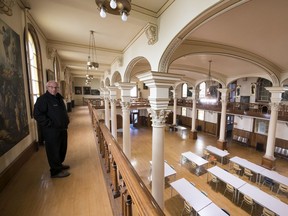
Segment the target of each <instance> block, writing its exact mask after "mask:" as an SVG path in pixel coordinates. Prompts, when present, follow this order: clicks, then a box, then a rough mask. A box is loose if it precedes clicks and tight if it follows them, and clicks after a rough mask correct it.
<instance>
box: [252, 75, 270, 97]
mask: <svg viewBox="0 0 288 216" xmlns="http://www.w3.org/2000/svg"><path fill="white" fill-rule="evenodd" d="M257 83H258V87H257V88H256V93H257V97H256V100H257V101H259V102H261V101H262V102H269V100H270V97H271V93H270V92H269V91H268V90H266V88H265V87H271V86H272V83H271V82H270V81H269V80H267V79H264V78H259V79H258V81H257Z"/></svg>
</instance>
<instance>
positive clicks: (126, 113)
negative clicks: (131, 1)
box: [115, 82, 135, 160]
mask: <svg viewBox="0 0 288 216" xmlns="http://www.w3.org/2000/svg"><path fill="white" fill-rule="evenodd" d="M115 86H117V87H118V88H119V89H120V90H121V106H122V115H123V123H122V127H123V152H124V154H125V155H126V157H127V158H128V159H129V160H130V159H131V136H130V98H131V96H130V90H131V89H132V88H133V87H134V86H135V84H133V83H124V82H121V83H115Z"/></svg>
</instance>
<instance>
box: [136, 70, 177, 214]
mask: <svg viewBox="0 0 288 216" xmlns="http://www.w3.org/2000/svg"><path fill="white" fill-rule="evenodd" d="M137 77H138V78H139V80H140V81H143V82H144V83H145V85H146V86H148V87H149V91H150V96H149V102H150V106H151V109H149V110H148V111H149V112H151V115H152V122H153V124H152V127H153V134H152V195H153V197H154V198H155V200H156V201H157V203H158V205H159V206H160V208H162V209H164V187H165V181H164V133H165V131H164V126H165V121H166V117H167V111H165V110H166V109H167V107H168V104H169V87H170V86H171V85H173V84H174V83H176V82H179V81H180V76H179V75H176V74H168V73H160V72H146V73H143V74H140V75H138V76H137Z"/></svg>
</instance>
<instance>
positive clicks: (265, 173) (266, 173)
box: [260, 169, 288, 186]
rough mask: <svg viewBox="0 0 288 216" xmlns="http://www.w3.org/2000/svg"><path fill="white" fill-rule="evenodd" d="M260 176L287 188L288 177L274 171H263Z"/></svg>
mask: <svg viewBox="0 0 288 216" xmlns="http://www.w3.org/2000/svg"><path fill="white" fill-rule="evenodd" d="M260 174H261V175H262V176H266V177H268V178H270V179H272V180H273V181H275V182H278V183H280V184H284V185H286V186H288V177H286V176H283V175H280V174H279V173H278V172H276V171H271V170H268V169H265V170H263V172H261V173H260Z"/></svg>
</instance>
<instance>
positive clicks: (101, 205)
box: [0, 106, 288, 216]
mask: <svg viewBox="0 0 288 216" xmlns="http://www.w3.org/2000/svg"><path fill="white" fill-rule="evenodd" d="M69 115H70V118H71V124H70V126H69V148H68V153H67V160H66V163H67V164H69V165H70V166H71V169H70V172H71V176H69V177H67V178H63V179H51V178H50V176H49V167H48V163H47V159H46V155H45V150H44V149H43V147H40V149H39V151H38V152H37V153H36V154H35V155H34V156H33V157H32V158H31V159H30V160H29V161H28V162H27V163H25V164H24V165H23V167H22V169H21V170H20V171H19V172H18V173H17V175H16V176H15V177H14V178H13V179H12V180H11V182H10V183H9V184H8V185H7V187H6V188H5V189H4V190H3V191H2V192H1V193H0V215H3V216H51V215H53V216H54V215H55V216H57V215H59V216H60V215H61V216H66V215H67V216H68V215H69V216H70V215H72V216H90V215H91V216H92V215H93V216H94V215H96V216H98V215H101V216H106V215H107V216H110V215H119V213H118V212H117V211H115V210H114V211H113V208H112V207H111V205H110V202H111V203H113V201H110V200H109V196H110V195H111V193H110V189H109V187H105V186H106V183H105V176H104V175H103V174H102V170H101V164H100V160H99V158H98V152H97V148H96V145H95V134H94V132H93V129H92V126H91V120H90V117H89V113H88V108H87V107H84V106H83V107H75V108H73V111H72V112H71V113H69ZM188 130H189V129H188ZM121 135H122V133H121V132H118V141H119V144H120V145H121V142H122V136H121ZM216 140H217V139H216V137H214V136H210V135H207V134H203V133H199V134H198V139H197V140H196V141H195V140H192V139H189V138H188V137H187V132H185V131H184V132H170V131H168V130H166V132H165V159H166V160H167V161H168V163H169V164H171V165H173V166H174V167H175V170H176V171H177V175H176V179H179V178H182V177H184V178H186V179H187V180H189V181H193V182H194V183H195V184H196V187H197V188H199V189H200V190H204V191H206V192H207V194H208V197H209V198H210V199H212V200H213V202H215V203H216V204H217V205H218V206H220V207H222V208H224V209H226V210H227V211H229V212H230V214H231V215H235V216H239V215H241V216H242V215H243V216H245V215H250V208H248V207H243V209H242V208H240V207H239V205H236V204H234V203H233V202H232V201H231V196H229V194H226V195H225V196H224V195H223V191H224V185H219V186H218V192H215V187H214V185H213V187H211V186H210V185H209V184H207V181H206V180H207V174H203V175H201V176H196V175H195V174H194V173H193V172H191V170H190V169H189V167H188V166H186V165H182V166H181V165H180V155H181V153H182V152H185V151H192V152H194V153H196V154H198V155H200V156H201V155H202V154H203V149H204V148H205V146H207V145H215V144H216ZM151 143H152V130H151V128H134V127H131V144H132V160H131V162H132V164H133V166H134V167H135V169H136V171H137V172H138V174H139V175H140V177H141V178H142V180H143V181H144V183H145V184H146V185H147V187H148V188H149V189H151V186H150V184H149V182H148V175H149V168H150V165H149V161H150V160H151V158H152V156H151V155H152V154H151V153H152V152H151V149H152V148H151ZM228 146H229V152H230V155H231V156H230V157H233V156H236V155H237V156H240V157H245V158H246V159H248V160H250V161H252V162H254V163H257V164H260V162H261V157H262V156H263V154H264V153H263V152H257V151H255V149H252V148H247V147H244V146H241V145H239V144H237V143H230V142H229V145H228ZM276 164H277V167H276V169H277V171H278V172H279V173H281V174H283V175H285V176H288V169H287V165H288V161H287V160H284V159H277V162H276ZM218 165H219V166H221V167H223V168H225V169H228V164H225V165H220V164H219V163H218ZM242 178H243V177H242ZM243 179H245V178H243ZM173 180H174V178H171V179H169V181H173ZM245 180H246V181H248V179H245ZM261 189H262V190H264V191H266V192H268V193H271V194H272V195H275V192H270V191H269V189H268V188H267V187H265V186H264V187H261ZM170 191H171V190H170V187H169V182H168V183H167V184H166V189H165V210H164V211H165V214H166V215H167V216H169V215H171V216H178V215H181V211H182V208H183V199H182V198H181V197H180V196H179V195H177V193H176V192H175V191H174V193H173V196H172V197H171V193H170ZM278 197H279V198H280V199H281V200H282V201H283V202H285V203H287V204H288V198H287V197H286V196H284V195H279V196H278ZM118 201H119V200H118ZM118 201H117V200H116V202H118ZM261 210H262V208H261V207H260V206H257V208H256V210H255V211H254V213H253V215H255V216H258V215H261V213H260V212H261Z"/></svg>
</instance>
